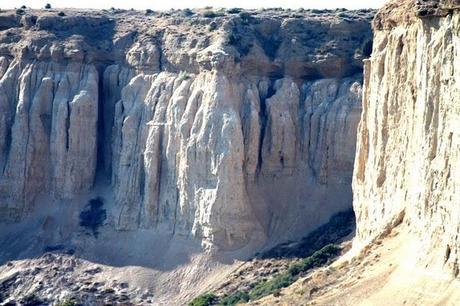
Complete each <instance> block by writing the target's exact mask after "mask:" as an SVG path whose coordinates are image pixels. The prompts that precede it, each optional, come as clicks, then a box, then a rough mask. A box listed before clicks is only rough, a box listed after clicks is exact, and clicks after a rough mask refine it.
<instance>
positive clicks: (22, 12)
mask: <svg viewBox="0 0 460 306" xmlns="http://www.w3.org/2000/svg"><path fill="white" fill-rule="evenodd" d="M25 13H26V12H25V11H24V10H23V9H17V10H16V15H24V14H25Z"/></svg>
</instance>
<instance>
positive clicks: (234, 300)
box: [219, 291, 249, 306]
mask: <svg viewBox="0 0 460 306" xmlns="http://www.w3.org/2000/svg"><path fill="white" fill-rule="evenodd" d="M248 301H249V294H248V293H247V292H243V291H236V292H234V293H232V294H230V295H227V296H224V297H223V298H222V300H221V301H220V303H219V305H223V306H232V305H236V304H238V303H243V302H248Z"/></svg>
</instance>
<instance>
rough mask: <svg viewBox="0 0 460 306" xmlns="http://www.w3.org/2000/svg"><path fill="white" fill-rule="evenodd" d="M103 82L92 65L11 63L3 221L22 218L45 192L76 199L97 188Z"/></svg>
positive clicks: (2, 98) (0, 164)
mask: <svg viewBox="0 0 460 306" xmlns="http://www.w3.org/2000/svg"><path fill="white" fill-rule="evenodd" d="M5 61H6V60H5V58H3V60H2V62H5ZM97 84H98V73H97V71H96V69H95V68H94V67H93V66H91V65H84V64H69V65H67V66H60V65H58V64H55V63H27V64H25V63H22V62H21V61H13V62H11V63H10V64H9V66H8V68H7V69H6V71H5V72H4V74H3V77H2V78H1V80H0V109H1V117H0V118H1V120H0V135H1V137H0V139H1V140H0V152H2V154H1V155H0V157H1V158H0V169H2V170H3V171H2V176H0V191H1V193H0V203H1V208H2V211H4V212H5V214H3V213H2V214H0V216H1V217H2V218H10V217H11V218H17V217H19V216H20V215H21V214H22V213H23V210H27V209H29V208H30V206H29V205H28V204H30V203H33V202H34V199H35V197H36V196H37V195H38V193H40V192H42V191H44V190H48V191H49V192H51V193H53V194H56V196H58V197H62V198H71V197H73V196H74V195H76V194H79V193H82V192H86V191H88V190H89V189H90V188H91V187H92V186H93V182H94V176H95V172H96V148H97V146H96V141H97V128H96V125H97V116H98V103H97V101H98V86H97Z"/></svg>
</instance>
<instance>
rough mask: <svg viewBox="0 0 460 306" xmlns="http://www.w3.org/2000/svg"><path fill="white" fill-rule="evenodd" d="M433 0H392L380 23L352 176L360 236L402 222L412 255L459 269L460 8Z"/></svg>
mask: <svg viewBox="0 0 460 306" xmlns="http://www.w3.org/2000/svg"><path fill="white" fill-rule="evenodd" d="M426 2H428V1H420V3H418V5H417V6H416V5H414V4H415V2H414V1H405V2H404V4H402V5H400V3H399V2H391V3H389V4H388V5H387V6H386V7H385V8H384V9H382V10H381V11H380V12H379V13H378V14H377V16H376V19H375V22H374V29H375V34H374V49H373V53H372V57H371V59H370V60H369V61H367V62H366V64H365V77H364V79H365V89H364V95H363V96H364V97H363V115H362V120H361V123H360V125H359V132H358V133H359V136H358V144H357V157H356V163H355V172H354V180H353V188H354V207H355V211H356V214H357V238H356V244H357V245H362V244H366V243H369V242H371V241H372V240H373V239H375V238H376V237H379V236H381V235H382V234H383V235H385V234H387V233H388V232H389V231H391V230H392V229H393V228H394V227H395V226H396V225H398V224H400V223H401V222H403V224H404V226H405V227H407V229H408V231H409V233H410V236H409V237H410V240H411V241H412V242H414V243H415V245H416V247H415V249H416V250H417V251H415V253H414V254H413V260H414V261H415V262H417V263H418V264H419V265H420V266H426V267H430V268H433V269H435V270H437V271H443V272H444V273H448V274H450V275H451V276H453V277H456V276H457V275H458V273H459V267H458V261H459V241H458V233H459V230H458V229H459V218H458V214H459V209H458V205H457V204H458V201H459V196H460V192H459V189H458V186H459V179H460V177H459V173H460V169H459V168H458V167H459V154H458V152H459V146H460V134H459V129H458V123H459V116H460V109H459V106H458V103H457V98H458V82H459V81H460V75H459V70H458V60H459V58H458V48H459V45H458V29H459V21H460V19H459V18H460V15H459V13H458V7H455V6H454V5H455V3H453V2H452V1H450V2H448V1H429V2H430V3H428V4H429V6H427V3H426ZM454 2H455V1H454ZM407 7H412V9H409V10H407V9H406V8H407ZM432 8H435V9H436V10H438V11H433V10H429V9H432ZM440 9H441V10H443V12H442V14H441V13H439V10H440ZM427 10H428V11H429V12H430V13H426V12H427Z"/></svg>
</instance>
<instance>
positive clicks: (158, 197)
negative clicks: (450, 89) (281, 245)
mask: <svg viewBox="0 0 460 306" xmlns="http://www.w3.org/2000/svg"><path fill="white" fill-rule="evenodd" d="M65 15H66V16H57V15H56V13H53V12H52V11H48V12H43V11H30V10H27V11H26V13H25V15H24V16H19V15H14V13H13V12H9V11H6V12H2V13H1V14H0V77H1V79H0V170H1V172H0V219H2V220H4V221H7V220H8V221H12V220H20V219H21V218H22V217H24V216H25V215H26V214H29V213H30V212H31V211H32V210H33V209H35V210H40V206H41V205H43V201H47V200H44V199H45V198H47V199H50V201H52V200H53V201H54V200H68V199H75V198H76V197H78V196H82V195H85V194H88V193H91V194H94V193H98V190H99V189H98V188H100V187H101V186H103V187H104V188H102V189H103V190H104V192H106V193H104V194H101V196H106V197H108V198H110V199H112V201H111V202H110V203H109V207H108V209H110V214H109V218H111V221H110V222H109V223H110V224H113V226H114V228H115V229H117V230H138V229H152V228H155V229H158V231H162V232H167V233H171V234H172V235H173V236H174V235H180V236H186V237H190V238H191V239H192V238H196V239H200V240H202V241H203V244H204V245H205V246H207V247H217V248H219V249H223V250H233V249H238V248H241V247H243V246H245V245H248V244H250V243H259V244H260V243H264V242H266V241H267V239H269V240H271V241H279V240H283V239H287V238H292V237H298V236H302V235H304V234H305V233H306V232H308V231H309V230H311V229H313V228H315V227H316V226H318V225H320V224H321V223H323V222H324V221H326V220H327V219H328V218H329V217H330V216H331V215H332V214H334V213H336V212H338V211H341V210H344V209H347V208H349V207H351V197H352V196H351V186H350V185H351V178H352V168H353V161H354V154H355V141H356V127H357V124H358V121H359V118H360V113H361V95H362V90H361V79H362V75H361V72H362V60H363V59H364V58H365V57H366V56H368V55H369V53H370V50H371V48H372V40H371V29H370V19H371V18H372V15H373V12H371V11H353V12H347V11H304V12H285V11H277V10H267V11H261V12H249V13H248V12H243V13H241V14H232V13H225V12H223V13H222V14H221V16H218V17H216V18H207V17H203V15H202V14H201V13H199V12H197V13H194V15H193V16H187V17H184V16H183V12H180V11H179V12H174V13H163V14H161V15H159V14H157V15H154V16H145V15H143V14H142V15H141V13H139V12H130V11H125V12H123V11H117V12H105V13H104V14H101V13H100V12H93V11H85V12H76V11H66V13H65ZM107 190H108V194H107ZM44 196H45V197H44ZM56 205H58V204H56Z"/></svg>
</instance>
